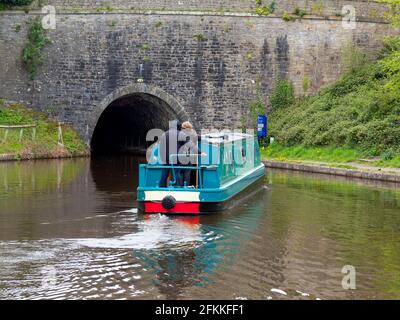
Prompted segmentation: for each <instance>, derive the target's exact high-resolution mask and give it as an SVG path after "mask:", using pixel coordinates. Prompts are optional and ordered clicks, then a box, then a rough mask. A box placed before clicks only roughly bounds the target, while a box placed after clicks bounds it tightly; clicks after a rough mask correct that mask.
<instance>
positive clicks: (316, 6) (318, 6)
mask: <svg viewBox="0 0 400 320" xmlns="http://www.w3.org/2000/svg"><path fill="white" fill-rule="evenodd" d="M324 10H325V5H324V2H323V1H322V0H319V1H318V2H314V3H313V5H312V13H313V14H315V15H319V16H322V15H324Z"/></svg>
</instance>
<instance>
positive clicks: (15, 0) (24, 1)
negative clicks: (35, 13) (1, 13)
mask: <svg viewBox="0 0 400 320" xmlns="http://www.w3.org/2000/svg"><path fill="white" fill-rule="evenodd" d="M32 2H33V0H0V4H3V5H6V6H26V5H30V4H31V3H32Z"/></svg>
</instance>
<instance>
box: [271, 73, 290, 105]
mask: <svg viewBox="0 0 400 320" xmlns="http://www.w3.org/2000/svg"><path fill="white" fill-rule="evenodd" d="M293 102H294V87H293V84H292V83H291V82H290V81H288V80H283V79H278V81H277V82H276V85H275V88H274V90H273V92H272V95H271V98H270V103H271V107H272V109H273V110H278V109H282V108H286V107H289V106H290V105H291V104H292V103H293Z"/></svg>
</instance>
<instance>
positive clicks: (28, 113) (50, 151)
mask: <svg viewBox="0 0 400 320" xmlns="http://www.w3.org/2000/svg"><path fill="white" fill-rule="evenodd" d="M0 125H6V126H11V125H13V126H15V125H36V134H34V133H33V129H31V128H27V129H24V131H23V134H22V137H20V133H21V131H20V129H9V130H8V134H7V135H6V133H5V131H6V129H4V128H0V155H1V154H12V155H15V158H17V159H18V158H41V157H44V158H59V157H72V156H77V155H83V154H87V152H88V150H87V147H86V145H85V143H84V142H83V141H82V140H81V139H80V137H79V135H78V134H77V133H76V132H75V131H74V130H73V129H72V128H71V127H69V126H66V125H62V143H61V142H60V137H59V128H58V123H57V122H55V121H52V120H49V119H48V118H47V117H46V116H45V115H44V114H42V113H39V112H34V111H32V110H29V109H27V108H26V107H24V106H22V105H20V104H18V103H6V102H5V101H2V100H0Z"/></svg>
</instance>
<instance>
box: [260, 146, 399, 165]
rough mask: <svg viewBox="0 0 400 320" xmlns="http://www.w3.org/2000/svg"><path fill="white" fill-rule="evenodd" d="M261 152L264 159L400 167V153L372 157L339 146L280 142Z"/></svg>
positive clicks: (359, 151)
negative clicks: (290, 144) (389, 156)
mask: <svg viewBox="0 0 400 320" xmlns="http://www.w3.org/2000/svg"><path fill="white" fill-rule="evenodd" d="M261 154H262V158H263V159H264V160H266V159H269V160H278V161H303V162H307V161H314V162H326V163H332V164H342V165H346V163H349V162H351V163H359V164H368V165H369V166H376V167H393V168H400V155H396V156H394V157H392V158H390V159H384V158H381V157H376V158H373V159H371V158H370V157H369V155H368V153H365V152H363V151H361V150H356V149H350V148H343V147H337V146H327V147H304V146H302V145H297V146H291V147H288V146H283V145H280V144H278V143H273V144H271V145H269V146H268V147H267V148H264V149H262V151H261ZM365 160H368V161H365ZM333 166H334V165H333ZM340 167H344V166H340Z"/></svg>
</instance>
